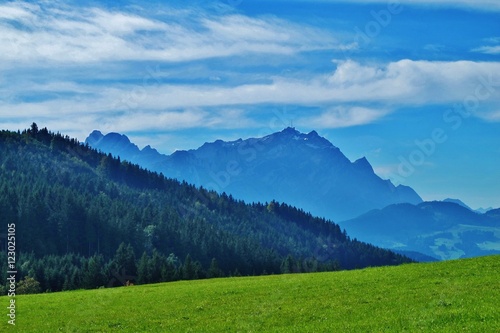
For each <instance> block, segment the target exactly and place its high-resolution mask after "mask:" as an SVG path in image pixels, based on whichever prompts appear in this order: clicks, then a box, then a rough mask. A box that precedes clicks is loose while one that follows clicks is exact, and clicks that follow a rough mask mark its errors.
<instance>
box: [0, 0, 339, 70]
mask: <svg viewBox="0 0 500 333" xmlns="http://www.w3.org/2000/svg"><path fill="white" fill-rule="evenodd" d="M56 4H57V3H56ZM2 9H3V10H4V12H3V14H2V15H0V61H4V62H5V61H9V62H11V61H15V63H16V65H19V64H21V63H30V62H35V61H36V62H37V63H41V62H46V63H76V64H81V63H92V62H102V61H120V60H121V61H129V60H132V61H148V60H155V61H187V60H196V59H205V58H211V57H226V56H233V55H243V54H248V53H264V54H292V53H296V52H300V51H304V50H319V49H328V48H338V47H341V45H339V43H338V42H336V41H335V40H334V39H333V38H332V36H331V35H329V34H328V33H326V32H324V31H322V30H320V29H316V28H312V27H307V26H304V25H300V24H295V23H290V22H288V21H285V20H281V19H277V18H275V17H263V18H250V17H247V16H244V15H238V14H230V13H227V14H226V15H222V16H211V15H208V14H207V13H199V12H198V11H197V10H191V12H190V13H189V24H187V23H186V22H184V21H183V20H184V18H183V17H180V18H176V17H174V16H169V17H167V18H163V21H162V20H160V19H156V18H153V17H143V16H140V15H138V14H134V13H127V12H117V11H109V10H104V9H100V8H93V7H90V8H88V7H80V8H69V7H63V6H60V7H57V5H53V6H50V5H47V6H46V7H44V8H40V7H36V6H31V7H30V6H27V5H26V4H25V3H24V2H16V3H13V4H10V5H8V6H3V7H0V12H1V10H2ZM183 15H185V16H188V13H184V14H183ZM12 21H17V23H18V24H11V23H12Z"/></svg>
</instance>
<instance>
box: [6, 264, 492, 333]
mask: <svg viewBox="0 0 500 333" xmlns="http://www.w3.org/2000/svg"><path fill="white" fill-rule="evenodd" d="M0 302H1V304H2V308H3V309H4V312H5V313H7V310H6V306H7V304H8V298H7V297H1V298H0ZM16 306H17V309H16V310H17V312H16V326H15V327H12V326H11V325H8V324H7V319H8V318H7V317H6V316H5V315H3V316H2V317H3V318H4V322H3V323H1V324H0V331H2V332H9V331H19V332H114V331H118V332H287V333H288V332H453V333H455V332H500V313H499V309H500V256H491V257H482V258H475V259H465V260H455V261H447V262H439V263H430V264H411V265H403V266H398V267H383V268H370V269H364V270H358V271H343V272H335V273H316V274H296V275H278V276H266V277H243V278H226V279H213V280H202V281H182V282H175V283H165V284H155V285H147V286H131V287H122V288H115V289H99V290H87V291H73V292H62V293H52V294H40V295H26V296H17V297H16Z"/></svg>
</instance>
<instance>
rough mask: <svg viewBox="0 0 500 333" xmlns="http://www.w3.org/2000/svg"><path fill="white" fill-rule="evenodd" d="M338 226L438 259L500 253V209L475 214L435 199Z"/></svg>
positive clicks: (364, 237)
mask: <svg viewBox="0 0 500 333" xmlns="http://www.w3.org/2000/svg"><path fill="white" fill-rule="evenodd" d="M341 225H342V226H343V227H345V228H346V230H347V231H348V232H349V234H350V235H352V236H354V237H357V238H358V239H362V240H364V241H367V242H370V243H373V244H376V245H378V246H382V247H386V248H391V249H395V250H404V251H416V252H420V253H423V254H425V255H429V256H431V257H434V258H439V259H455V258H462V257H474V256H481V255H488V254H496V253H500V210H492V211H489V212H487V213H486V214H479V213H476V212H473V211H471V210H470V209H467V208H465V207H463V206H461V205H459V204H456V203H452V202H439V201H433V202H423V203H421V204H419V205H411V204H398V205H390V206H388V207H385V208H383V209H377V210H373V211H370V212H368V213H366V214H363V215H361V216H359V217H357V218H354V219H351V220H348V221H344V222H341ZM402 253H404V252H402Z"/></svg>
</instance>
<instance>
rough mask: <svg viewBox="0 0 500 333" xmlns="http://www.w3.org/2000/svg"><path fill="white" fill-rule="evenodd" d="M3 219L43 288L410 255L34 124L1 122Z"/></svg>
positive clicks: (348, 264)
mask: <svg viewBox="0 0 500 333" xmlns="http://www.w3.org/2000/svg"><path fill="white" fill-rule="evenodd" d="M0 221H1V228H2V229H1V230H3V231H1V232H0V233H1V234H4V233H6V230H7V225H8V224H11V223H14V224H15V225H16V241H17V242H16V251H17V253H16V254H17V269H18V275H17V278H18V279H19V280H21V279H23V280H25V281H27V280H26V277H28V276H29V277H32V278H34V280H36V281H38V282H39V283H40V285H39V286H37V288H38V287H39V290H41V291H46V290H49V291H58V290H63V289H75V288H95V287H99V286H116V285H120V284H124V283H125V282H126V281H127V280H128V281H131V282H134V283H149V282H158V281H172V280H179V279H196V278H207V277H215V276H228V275H239V274H241V275H261V274H278V273H290V272H311V271H321V270H337V269H352V268H357V267H366V266H377V265H394V264H400V263H403V262H407V261H409V259H407V258H405V257H403V256H400V255H397V254H394V253H392V252H389V251H386V250H382V249H380V248H377V247H374V246H371V245H368V244H365V243H362V242H359V241H356V240H352V239H350V238H349V237H348V236H347V235H346V233H345V231H342V230H341V229H340V228H339V226H338V225H336V224H334V223H331V222H329V221H326V220H324V219H319V218H314V217H312V216H311V215H310V214H307V213H305V212H303V211H302V210H300V209H296V208H294V207H290V206H288V205H286V204H280V203H277V202H274V201H273V202H271V203H265V204H260V203H254V204H250V205H249V204H245V203H243V202H241V201H236V200H234V199H233V198H232V197H231V196H227V195H225V194H222V195H218V194H217V193H215V192H212V191H207V190H204V189H202V188H200V189H199V188H196V187H194V186H192V185H189V184H187V183H180V182H178V181H175V180H171V179H167V178H165V177H164V176H163V175H161V174H157V173H153V172H149V171H146V170H144V169H141V168H140V167H138V166H136V165H133V164H131V163H129V162H122V161H120V160H119V159H115V158H113V157H112V156H111V155H106V154H103V153H100V152H97V151H96V150H94V149H92V148H90V147H89V146H86V145H83V144H81V143H79V142H78V141H77V140H75V139H70V138H69V137H67V136H63V135H61V134H59V133H57V134H54V133H51V132H49V131H48V130H47V129H46V128H44V129H38V127H37V125H36V124H33V125H32V126H31V128H30V129H29V130H25V131H23V132H8V131H2V132H0ZM5 243H6V242H5V238H3V239H1V246H2V249H5ZM4 255H5V252H3V256H4ZM6 263H7V260H2V261H1V263H0V266H2V265H6ZM0 271H1V273H0V274H3V275H5V274H6V272H7V268H6V267H0ZM3 275H2V276H1V278H2V279H3V281H6V279H5V276H3Z"/></svg>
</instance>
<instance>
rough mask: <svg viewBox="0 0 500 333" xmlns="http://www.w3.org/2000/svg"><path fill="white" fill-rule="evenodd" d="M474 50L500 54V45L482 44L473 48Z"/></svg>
mask: <svg viewBox="0 0 500 333" xmlns="http://www.w3.org/2000/svg"><path fill="white" fill-rule="evenodd" d="M472 51H473V52H479V53H485V54H500V45H495V46H481V47H478V48H475V49H473V50H472Z"/></svg>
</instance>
